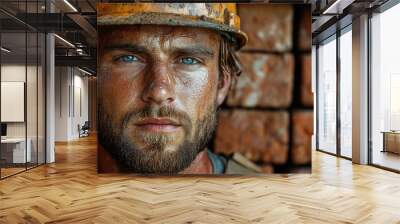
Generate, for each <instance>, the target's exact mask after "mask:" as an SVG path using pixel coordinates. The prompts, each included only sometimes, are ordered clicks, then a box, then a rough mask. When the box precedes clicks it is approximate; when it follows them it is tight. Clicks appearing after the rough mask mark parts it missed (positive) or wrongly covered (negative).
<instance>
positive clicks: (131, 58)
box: [119, 55, 139, 63]
mask: <svg viewBox="0 0 400 224" xmlns="http://www.w3.org/2000/svg"><path fill="white" fill-rule="evenodd" d="M119 60H121V61H123V62H126V63H130V62H134V61H139V59H138V58H137V57H136V56H134V55H124V56H121V57H119Z"/></svg>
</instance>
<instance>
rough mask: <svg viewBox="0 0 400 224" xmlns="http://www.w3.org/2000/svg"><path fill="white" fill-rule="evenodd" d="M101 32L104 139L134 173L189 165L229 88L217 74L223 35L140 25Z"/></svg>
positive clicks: (173, 170) (208, 134) (172, 170)
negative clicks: (221, 36)
mask: <svg viewBox="0 0 400 224" xmlns="http://www.w3.org/2000/svg"><path fill="white" fill-rule="evenodd" d="M99 38H100V42H99V50H100V51H99V79H98V80H99V87H98V90H99V111H100V113H99V142H100V144H102V145H103V146H104V147H105V148H106V150H108V151H109V152H110V153H111V154H112V155H113V157H114V158H115V159H116V160H117V162H118V163H120V165H121V166H122V167H125V168H128V169H129V170H131V171H134V172H143V173H147V172H155V173H176V172H179V171H181V170H183V169H184V168H186V167H188V166H189V165H190V163H191V162H192V161H193V160H194V159H195V157H196V155H197V154H198V153H199V152H200V151H201V150H203V149H204V147H205V146H206V144H207V142H208V141H209V140H210V138H211V136H212V132H213V130H214V129H215V125H216V110H217V107H218V105H219V104H221V103H222V101H223V100H222V99H223V98H225V96H226V94H227V90H228V88H229V87H228V88H227V87H226V85H227V84H228V85H229V83H227V82H226V77H225V76H224V77H225V78H224V80H225V81H223V82H222V84H221V82H220V80H219V75H220V74H219V73H220V71H219V65H218V62H219V50H220V49H219V48H220V36H219V35H218V34H217V33H216V32H214V31H211V30H207V29H200V28H187V27H186V28H185V27H172V26H147V25H143V26H121V27H118V28H116V29H112V30H109V31H107V32H104V33H102V34H101V35H100V37H99ZM229 82H230V80H229Z"/></svg>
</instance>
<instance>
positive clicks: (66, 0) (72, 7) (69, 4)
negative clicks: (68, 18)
mask: <svg viewBox="0 0 400 224" xmlns="http://www.w3.org/2000/svg"><path fill="white" fill-rule="evenodd" d="M64 2H65V4H67V5H68V6H69V7H70V8H71V9H72V10H73V11H74V12H78V10H77V9H76V8H75V7H74V6H73V5H72V4H71V3H69V1H68V0H64Z"/></svg>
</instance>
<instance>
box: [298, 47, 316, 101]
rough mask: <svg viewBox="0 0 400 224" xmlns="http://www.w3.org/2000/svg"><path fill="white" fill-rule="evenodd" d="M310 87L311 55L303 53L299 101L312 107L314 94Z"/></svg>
mask: <svg viewBox="0 0 400 224" xmlns="http://www.w3.org/2000/svg"><path fill="white" fill-rule="evenodd" d="M311 88H312V77H311V56H310V54H305V55H302V56H301V103H302V104H303V105H304V106H309V107H312V106H313V105H314V95H313V93H312V91H311Z"/></svg>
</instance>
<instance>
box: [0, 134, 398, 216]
mask: <svg viewBox="0 0 400 224" xmlns="http://www.w3.org/2000/svg"><path fill="white" fill-rule="evenodd" d="M312 165H313V168H312V171H313V173H312V174H293V175H267V176H263V177H239V178H238V177H234V178H233V177H228V178H226V177H224V178H207V177H185V178H182V177H165V178H160V177H158V178H155V177H143V176H134V175H128V174H97V171H96V139H95V138H94V137H89V138H83V139H81V140H79V141H73V142H69V143H68V144H65V143H63V144H57V145H56V163H54V164H48V165H45V166H41V167H38V168H35V169H32V170H29V171H27V172H25V173H21V174H18V175H16V176H13V177H10V178H7V179H5V180H2V181H0V202H1V203H0V223H400V212H399V211H400V200H399V199H400V175H399V174H396V173H392V172H388V171H384V170H381V169H378V168H374V167H370V166H361V165H355V164H352V163H351V162H350V161H348V160H344V159H339V158H336V157H333V156H330V155H327V154H324V153H320V152H313V164H312Z"/></svg>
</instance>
